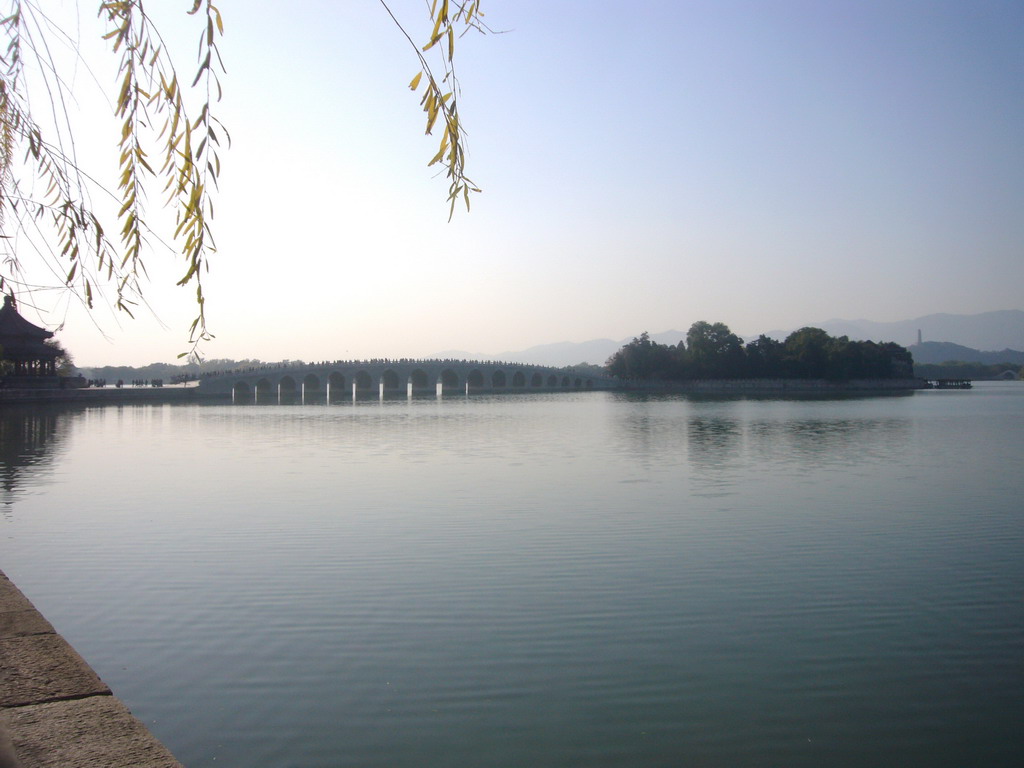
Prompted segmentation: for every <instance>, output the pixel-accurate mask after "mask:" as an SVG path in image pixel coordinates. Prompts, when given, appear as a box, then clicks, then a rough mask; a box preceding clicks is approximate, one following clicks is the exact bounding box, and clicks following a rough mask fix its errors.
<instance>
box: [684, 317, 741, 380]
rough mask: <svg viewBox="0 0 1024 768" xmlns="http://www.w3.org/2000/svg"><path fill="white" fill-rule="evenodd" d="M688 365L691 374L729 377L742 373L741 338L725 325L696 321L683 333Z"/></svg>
mask: <svg viewBox="0 0 1024 768" xmlns="http://www.w3.org/2000/svg"><path fill="white" fill-rule="evenodd" d="M686 352H687V357H688V365H689V367H690V370H691V371H692V373H693V375H695V376H707V377H731V376H739V375H741V374H742V368H743V339H741V338H740V337H739V336H737V335H736V334H735V333H733V332H732V331H730V330H729V326H727V325H726V324H725V323H708V322H705V321H704V320H699V321H697V322H696V323H694V324H693V325H691V326H690V330H689V331H687V332H686Z"/></svg>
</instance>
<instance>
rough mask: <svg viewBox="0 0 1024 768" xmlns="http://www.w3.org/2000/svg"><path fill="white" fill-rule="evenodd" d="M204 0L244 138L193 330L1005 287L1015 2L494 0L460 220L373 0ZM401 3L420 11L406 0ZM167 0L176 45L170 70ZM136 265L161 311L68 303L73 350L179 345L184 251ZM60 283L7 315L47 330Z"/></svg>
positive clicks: (794, 317)
mask: <svg viewBox="0 0 1024 768" xmlns="http://www.w3.org/2000/svg"><path fill="white" fill-rule="evenodd" d="M84 2H85V5H87V6H88V5H90V3H89V0H84ZM158 4H159V5H161V6H163V7H165V8H166V7H167V6H172V5H177V6H181V8H182V9H184V8H185V7H186V6H189V5H190V4H191V3H190V2H188V1H186V0H181V1H180V2H177V3H173V2H172V0H160V3H158ZM151 5H154V4H153V3H151ZM220 7H221V10H222V12H223V14H224V20H225V26H226V35H225V37H224V39H223V41H222V43H221V47H222V52H223V55H224V59H225V61H226V64H227V68H228V72H227V74H226V76H224V78H223V82H224V87H225V97H224V100H223V102H222V103H221V105H220V107H219V114H220V115H221V117H222V119H223V120H224V121H225V122H226V123H227V125H228V127H229V129H230V131H231V134H232V138H233V142H234V143H233V146H232V148H231V150H230V151H229V152H227V153H226V154H225V155H224V158H223V159H224V170H223V177H222V183H221V188H220V193H219V195H218V197H217V198H216V210H217V213H216V219H215V228H216V229H215V232H216V237H217V245H218V248H219V252H218V253H217V254H216V256H215V258H214V259H213V260H212V262H211V266H210V272H209V275H208V276H207V278H206V293H207V297H208V300H207V305H208V317H209V323H210V326H211V329H212V330H213V332H214V333H215V334H216V336H217V338H216V340H215V341H214V342H212V343H209V344H207V345H206V346H205V348H204V352H205V354H206V355H207V356H208V357H214V358H220V357H232V358H247V357H256V358H261V359H264V360H278V359H284V358H291V359H299V358H301V359H306V360H319V359H334V358H348V357H400V356H422V355H428V354H430V353H434V352H438V351H441V350H449V349H461V350H468V351H472V352H483V353H500V352H503V351H506V350H515V349H522V348H525V347H529V346H532V345H535V344H542V343H547V342H555V341H584V340H587V339H592V338H597V337H610V338H623V337H627V336H632V335H636V334H639V333H640V332H641V331H643V330H649V331H651V332H659V331H663V330H667V329H669V328H678V329H683V330H685V328H687V327H689V325H690V324H691V323H693V322H694V321H696V320H700V319H705V320H709V321H712V322H715V321H722V322H725V323H727V324H728V325H729V326H730V327H731V328H732V329H733V330H734V331H736V332H737V333H741V334H745V335H746V334H755V333H759V332H761V331H765V330H769V329H773V328H789V327H798V326H801V325H806V324H809V323H813V322H819V321H823V320H826V319H829V318H832V317H846V318H868V319H873V320H898V319H905V318H911V317H915V316H918V315H923V314H928V313H932V312H953V313H975V312H983V311H988V310H995V309H1018V308H1024V299H1022V298H1021V296H1022V286H1024V214H1022V212H1024V4H1022V3H1020V2H1019V1H1018V0H1009V1H1007V2H991V1H989V0H970V1H969V2H968V1H967V0H960V1H959V2H943V1H941V0H923V1H920V2H917V1H904V0H885V1H884V2H874V1H872V0H856V1H854V2H841V1H837V0H827V1H826V0H820V1H819V2H795V1H785V0H778V1H775V2H768V1H764V2H738V1H737V2H730V1H728V0H724V1H723V0H715V1H714V2H711V1H710V0H708V1H707V2H683V1H681V0H664V1H663V2H655V1H653V0H647V1H645V0H637V1H636V2H632V3H622V2H606V0H558V1H557V2H541V0H514V1H509V0H505V1H504V2H503V1H502V0H484V5H483V9H484V10H485V12H486V13H487V16H486V19H487V21H488V22H489V24H490V25H491V26H492V28H494V29H495V30H507V31H506V32H505V33H504V34H498V35H493V36H488V37H483V36H478V35H470V36H467V37H466V38H464V39H463V40H462V41H461V43H460V47H459V50H458V56H459V58H458V61H457V65H458V68H459V75H460V79H461V83H462V98H461V102H460V111H461V113H462V118H463V121H464V124H465V126H466V129H467V130H468V132H469V160H468V165H467V169H468V172H469V175H470V177H471V178H472V179H473V180H474V181H476V182H477V183H478V184H479V185H480V186H481V187H482V188H483V190H484V192H483V194H482V195H478V196H476V197H475V198H474V200H473V210H472V212H470V213H469V214H466V213H465V211H459V212H457V213H456V215H455V217H454V219H453V221H452V222H451V223H448V221H447V203H446V200H445V197H446V193H447V184H446V182H445V180H444V178H441V177H436V175H435V172H434V169H428V168H427V167H426V162H427V160H429V158H430V156H431V155H432V154H433V153H434V151H435V149H436V139H435V138H433V137H424V136H423V119H422V113H421V112H420V110H419V106H418V98H419V97H418V95H417V94H413V93H412V92H410V91H409V90H408V88H407V87H406V85H407V83H408V82H409V80H410V79H411V78H412V76H413V75H414V74H415V73H416V71H417V65H416V62H415V58H414V56H413V53H412V51H411V50H410V48H409V45H408V43H407V42H406V41H405V40H404V38H403V37H402V35H401V33H400V32H399V31H398V29H397V28H395V26H394V24H393V22H392V21H391V20H390V18H389V17H388V16H387V14H386V13H385V11H384V9H383V8H382V7H381V6H380V4H379V3H378V2H376V0H344V1H343V0H308V1H307V2H304V3H295V4H282V3H278V2H269V1H266V2H265V1H263V0H221V2H220ZM392 8H393V9H394V10H395V12H396V14H397V15H398V16H399V18H400V19H401V20H402V21H403V23H404V24H405V25H406V27H407V29H408V30H409V31H410V34H412V36H413V37H414V39H416V40H418V41H420V40H424V39H425V38H426V37H427V36H428V34H429V23H428V21H427V16H426V10H425V4H424V3H423V2H420V1H419V0H416V1H414V0H393V2H392ZM180 16H181V22H180V26H181V28H182V29H183V30H185V33H184V36H180V37H179V36H178V34H177V31H178V26H179V22H178V21H177V17H175V21H174V22H168V23H169V24H170V26H169V27H168V32H169V33H170V35H169V36H170V38H171V39H170V41H169V42H170V43H171V44H172V46H174V47H175V49H176V50H180V52H181V53H180V55H179V59H180V60H182V61H183V62H184V64H183V65H182V67H181V69H182V70H184V71H189V72H190V71H191V70H192V68H193V63H192V57H193V56H194V49H195V45H194V41H193V37H194V33H193V32H192V31H191V30H188V29H187V26H188V25H187V21H188V19H187V17H185V15H184V12H183V11H182V12H181V14H180ZM94 29H95V25H94V23H93V17H92V15H91V13H88V12H87V13H83V19H82V35H83V36H86V35H91V34H93V31H94ZM115 142H116V134H115V135H112V136H110V137H109V144H110V145H113V144H114V143H115ZM108 173H109V178H110V184H111V186H113V185H114V184H115V183H116V181H115V180H116V156H115V155H114V154H113V153H111V155H110V159H109V171H108ZM158 197H159V196H158V195H157V196H155V199H158ZM149 267H150V274H151V278H152V280H151V286H150V294H149V298H150V301H151V304H152V306H153V308H154V309H155V311H156V313H157V314H158V316H159V318H160V321H162V323H163V325H164V326H166V327H161V325H160V324H159V323H158V322H157V321H156V320H155V319H153V318H152V317H151V316H148V314H146V313H145V312H144V313H143V314H142V315H140V317H139V319H138V320H136V321H128V320H124V319H121V320H117V319H116V318H112V316H111V314H110V313H109V312H106V311H100V312H97V313H95V320H96V322H97V323H98V324H99V325H100V327H101V328H102V330H103V331H104V332H105V333H106V336H107V338H104V336H103V335H102V334H101V333H100V331H99V330H97V329H96V327H95V326H94V325H93V323H92V322H90V321H89V320H88V319H87V318H86V317H85V316H84V315H83V314H82V313H81V312H80V311H79V310H78V309H75V308H72V309H71V310H70V311H69V312H68V313H67V325H66V328H65V330H63V331H62V332H61V333H60V335H59V338H61V339H62V341H63V342H64V343H65V345H66V346H68V347H69V349H70V350H71V351H72V353H73V354H74V356H75V359H76V361H77V362H78V363H79V364H80V365H101V364H122V363H123V364H145V363H149V362H156V361H168V362H169V361H173V359H174V356H175V355H176V353H178V352H180V351H182V350H183V349H185V348H186V344H185V342H186V336H187V325H188V323H189V321H190V319H191V317H192V314H191V313H192V310H193V307H192V304H191V298H192V291H191V290H190V289H188V290H182V289H171V288H168V287H167V284H168V283H173V282H174V278H175V277H176V276H177V275H178V273H179V272H180V271H181V267H180V266H179V265H177V264H175V265H173V267H172V268H170V271H167V270H165V269H162V268H160V267H159V264H158V259H156V258H153V259H151V260H150V263H149ZM42 303H44V304H45V302H42ZM65 306H66V302H64V303H57V304H56V306H55V307H54V311H53V312H52V313H51V314H49V315H39V314H35V313H33V312H30V311H26V312H25V314H26V316H27V317H28V318H29V319H30V320H33V321H34V322H39V323H41V324H46V325H48V327H53V324H54V323H56V322H59V320H60V319H61V317H63V313H64V307H65ZM1022 341H1024V340H1022Z"/></svg>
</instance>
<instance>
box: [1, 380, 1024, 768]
mask: <svg viewBox="0 0 1024 768" xmlns="http://www.w3.org/2000/svg"><path fill="white" fill-rule="evenodd" d="M1022 395H1024V389H1021V388H1018V389H1012V388H1011V389H1007V388H999V387H995V388H985V387H979V388H977V389H975V390H972V391H969V392H957V393H940V392H934V393H932V392H924V393H918V394H915V395H914V396H913V397H902V398H834V399H814V398H802V399H789V400H786V399H778V400H773V399H755V398H723V399H715V398H708V397H702V398H694V397H651V396H647V397H638V396H630V395H619V394H611V393H587V394H566V395H532V396H527V395H523V396H502V397H479V398H468V399H467V398H458V399H450V400H447V399H446V400H436V399H435V400H414V401H385V402H367V403H356V404H352V403H348V404H346V405H343V406H338V407H335V406H330V407H327V406H318V407H308V408H306V407H301V406H288V407H271V406H260V407H255V406H253V407H243V406H202V407H200V406H158V407H149V406H142V407H137V408H106V409H90V410H88V411H84V412H80V413H73V412H67V413H62V412H60V411H57V412H55V414H53V415H50V416H47V415H45V414H43V413H38V414H36V413H33V412H31V411H27V412H22V413H21V414H20V415H16V414H13V413H8V414H7V415H8V418H7V419H6V420H4V421H3V422H2V425H3V426H2V429H3V431H2V435H3V443H4V444H3V447H2V449H0V450H2V454H0V456H2V458H3V462H4V472H5V473H6V474H5V478H8V479H9V482H8V507H9V509H10V513H9V514H8V515H7V516H6V517H5V518H4V519H2V520H0V525H2V532H0V562H2V564H3V568H4V569H5V570H6V571H7V572H8V574H9V575H10V576H11V577H12V579H14V581H15V582H16V583H18V584H19V586H20V587H21V588H22V589H23V590H25V591H26V593H27V594H28V595H29V596H30V597H31V598H32V599H33V600H35V601H36V602H37V604H38V605H39V607H40V609H41V610H42V611H43V612H44V613H45V614H46V615H47V617H48V618H49V619H50V620H51V621H52V622H53V623H54V624H55V625H56V626H57V628H58V629H59V631H61V632H62V633H64V634H65V635H66V636H67V637H68V638H69V639H70V640H71V642H72V643H73V644H74V645H75V646H76V647H77V648H78V649H79V650H80V651H81V652H82V653H83V655H85V656H86V658H88V659H89V661H90V662H91V663H92V664H93V665H94V666H95V667H96V668H97V669H98V671H99V672H100V674H101V676H102V677H103V678H104V680H105V681H106V682H107V683H108V684H110V685H111V686H112V687H113V689H114V690H115V691H116V692H117V693H118V695H120V696H121V697H122V698H124V699H125V700H126V701H127V703H128V704H129V706H130V707H131V708H132V709H133V711H134V712H136V714H138V715H139V716H140V717H141V718H142V719H143V720H144V721H145V722H147V724H149V725H150V726H151V727H152V728H153V730H154V731H155V733H156V734H157V735H158V737H160V738H161V739H163V740H164V741H165V742H166V743H167V744H168V745H169V746H170V747H171V749H172V750H173V751H174V752H175V753H176V754H177V755H178V757H179V758H180V759H182V761H183V762H184V763H185V764H187V765H190V766H207V765H234V766H251V765H302V766H324V767H325V768H326V767H327V766H337V765H359V766H373V765H380V766H406V765H407V766H420V765H430V766H443V765H451V766H465V765H474V766H487V765H493V766H506V765H531V766H563V765H588V766H589V765H598V764H604V765H641V766H649V765H730V766H733V765H736V766H744V765H763V764H777V765H786V766H820V765H830V766H836V765H849V766H861V765H868V764H875V763H882V764H891V765H896V764H905V765H929V766H936V765H940V766H941V765H947V766H953V765H997V764H1012V760H1014V759H1016V758H1017V757H1018V756H1019V753H1020V749H1019V747H1020V746H1021V743H1020V736H1019V721H1020V714H1021V711H1020V685H1019V681H1020V674H1019V669H1018V668H1019V662H1020V653H1019V651H1020V638H1021V637H1022V636H1024V615H1022V612H1021V611H1020V595H1021V594H1022V593H1024V557H1022V554H1024V524H1022V520H1021V505H1020V497H1021V491H1022V488H1021V480H1020V467H1019V464H1020V457H1021V455H1024V396H1022ZM25 457H28V460H26V459H25ZM29 491H31V492H29ZM766 756H768V757H767V758H766Z"/></svg>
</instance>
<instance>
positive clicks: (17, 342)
mask: <svg viewBox="0 0 1024 768" xmlns="http://www.w3.org/2000/svg"><path fill="white" fill-rule="evenodd" d="M52 336H53V332H52V331H48V330H46V329H45V328H40V327H39V326H38V325H33V324H32V323H30V322H29V321H28V320H26V319H25V318H23V317H22V316H21V315H19V314H18V309H17V307H16V306H15V303H14V297H13V296H4V305H3V307H2V308H0V361H2V363H3V374H2V378H0V386H2V387H5V388H18V387H31V388H39V387H59V386H60V377H59V376H58V375H57V357H58V355H59V354H60V352H59V351H58V350H57V349H54V348H53V347H51V346H49V345H48V344H46V343H45V342H46V340H47V339H49V338H51V337H52Z"/></svg>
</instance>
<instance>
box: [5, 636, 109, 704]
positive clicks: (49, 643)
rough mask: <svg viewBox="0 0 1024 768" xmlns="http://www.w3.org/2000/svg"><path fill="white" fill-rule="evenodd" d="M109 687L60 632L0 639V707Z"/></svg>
mask: <svg viewBox="0 0 1024 768" xmlns="http://www.w3.org/2000/svg"><path fill="white" fill-rule="evenodd" d="M109 695H110V689H109V688H108V687H107V686H106V685H105V684H104V683H103V681H102V680H100V678H99V676H98V675H97V674H96V673H95V672H93V671H92V668H91V667H90V666H89V665H88V664H86V663H85V660H84V659H83V658H82V657H81V656H79V655H78V654H77V653H76V652H75V649H74V648H72V647H71V646H70V645H68V642H67V641H66V640H65V639H64V638H63V637H61V636H60V635H56V634H54V635H29V636H26V637H7V638H3V639H0V707H21V706H25V705H26V704H39V703H41V702H47V701H58V700H60V699H80V698H82V697H84V696H109Z"/></svg>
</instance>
